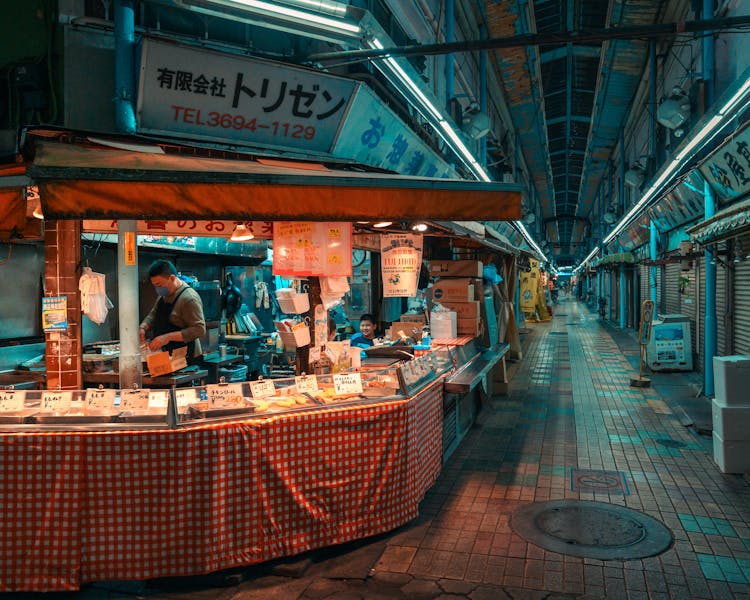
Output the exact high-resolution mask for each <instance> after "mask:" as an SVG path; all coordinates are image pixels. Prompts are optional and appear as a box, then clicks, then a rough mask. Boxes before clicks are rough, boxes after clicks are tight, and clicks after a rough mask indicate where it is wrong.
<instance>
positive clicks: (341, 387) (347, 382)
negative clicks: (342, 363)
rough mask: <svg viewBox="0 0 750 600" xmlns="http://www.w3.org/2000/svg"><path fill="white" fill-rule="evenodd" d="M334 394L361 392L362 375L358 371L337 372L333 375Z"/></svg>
mask: <svg viewBox="0 0 750 600" xmlns="http://www.w3.org/2000/svg"><path fill="white" fill-rule="evenodd" d="M333 387H334V389H335V390H336V395H337V396H338V395H343V394H361V393H362V376H361V375H360V374H359V373H337V374H335V375H334V376H333Z"/></svg>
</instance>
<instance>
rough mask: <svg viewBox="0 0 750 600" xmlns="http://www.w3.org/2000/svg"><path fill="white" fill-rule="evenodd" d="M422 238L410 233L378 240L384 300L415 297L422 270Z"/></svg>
mask: <svg viewBox="0 0 750 600" xmlns="http://www.w3.org/2000/svg"><path fill="white" fill-rule="evenodd" d="M422 243H423V237H422V236H421V235H415V234H412V233H396V234H389V235H383V237H382V238H381V240H380V269H381V274H382V278H383V297H384V298H402V297H405V298H413V297H414V296H416V295H417V282H418V281H419V271H420V269H421V268H422Z"/></svg>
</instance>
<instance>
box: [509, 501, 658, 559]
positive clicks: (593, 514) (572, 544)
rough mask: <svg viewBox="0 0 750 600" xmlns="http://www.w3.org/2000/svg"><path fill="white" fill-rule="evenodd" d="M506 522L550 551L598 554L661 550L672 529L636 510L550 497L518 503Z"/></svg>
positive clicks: (619, 556) (649, 553)
mask: <svg viewBox="0 0 750 600" xmlns="http://www.w3.org/2000/svg"><path fill="white" fill-rule="evenodd" d="M511 527H512V528H513V530H514V531H515V532H516V533H517V534H518V535H520V536H521V537H522V538H524V539H525V540H526V541H528V542H531V543H532V544H536V545H537V546H541V547H542V548H544V549H546V550H550V551H551V552H559V553H560V554H569V555H572V556H581V557H584V558H595V559H599V560H613V559H624V560H629V559H637V558H645V557H647V556H655V555H657V554H661V553H662V552H664V551H665V550H667V549H668V548H669V547H670V546H671V545H672V532H671V531H670V530H669V529H668V528H667V527H666V526H665V525H664V524H663V523H661V522H660V521H657V520H656V519H654V518H653V517H650V516H648V515H646V514H644V513H642V512H638V511H637V510H633V509H630V508H626V507H624V506H617V505H614V504H607V503H605V502H588V501H584V500H551V501H549V502H535V503H532V504H527V505H526V506H522V507H521V508H520V509H518V510H517V511H516V512H514V513H513V516H512V517H511Z"/></svg>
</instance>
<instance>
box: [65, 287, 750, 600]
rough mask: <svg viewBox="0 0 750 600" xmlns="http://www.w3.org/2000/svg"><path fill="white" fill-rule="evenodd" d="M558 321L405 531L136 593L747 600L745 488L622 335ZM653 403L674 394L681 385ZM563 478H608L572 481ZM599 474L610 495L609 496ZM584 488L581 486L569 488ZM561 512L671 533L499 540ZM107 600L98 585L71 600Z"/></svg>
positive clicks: (541, 334)
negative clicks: (596, 543) (516, 515)
mask: <svg viewBox="0 0 750 600" xmlns="http://www.w3.org/2000/svg"><path fill="white" fill-rule="evenodd" d="M561 308H562V309H563V310H559V311H558V315H557V316H556V317H555V318H554V319H553V321H551V322H549V323H543V324H533V325H530V326H529V328H530V333H529V334H528V336H527V338H526V343H527V347H526V348H525V353H524V359H523V360H522V361H520V362H518V363H516V364H515V365H514V366H513V369H512V370H513V371H514V373H513V379H512V383H511V391H510V394H509V396H507V397H495V398H494V399H492V400H491V402H490V403H489V404H488V405H487V406H485V407H484V409H483V411H482V413H481V415H480V419H479V421H478V423H477V425H476V426H475V427H474V428H473V429H472V430H471V432H470V433H469V434H468V435H467V437H466V438H465V440H464V441H463V443H462V445H461V446H460V447H459V448H458V449H457V450H456V452H455V453H454V454H453V456H452V457H451V458H450V460H449V461H448V463H447V464H446V465H445V467H444V470H443V473H442V475H441V476H440V478H439V480H438V482H437V484H436V485H435V486H434V487H433V488H432V489H431V490H430V491H429V493H428V494H427V497H426V498H425V500H424V501H423V503H422V505H421V516H420V517H419V518H418V519H417V520H415V521H414V522H413V523H410V524H409V525H407V526H405V527H403V528H401V529H399V530H397V531H395V532H392V533H390V534H387V535H384V536H379V537H378V538H376V539H374V540H367V541H365V542H361V543H358V544H353V545H348V546H345V547H342V548H340V549H334V550H331V551H328V553H324V554H325V555H324V556H321V555H320V554H317V555H312V556H310V557H302V558H300V559H299V562H298V563H297V565H298V566H299V565H302V568H300V569H298V572H297V573H294V574H292V575H290V574H288V573H286V574H285V573H284V572H283V571H279V570H278V567H279V565H275V568H274V569H270V570H269V566H268V565H266V566H258V567H253V568H251V569H248V570H247V571H246V572H245V573H244V577H245V579H246V580H245V581H244V582H242V583H241V584H239V585H237V586H236V587H233V588H231V589H227V588H224V589H220V590H219V589H217V588H211V587H210V586H209V585H206V583H205V582H203V583H199V582H198V583H196V584H195V585H194V586H190V585H188V588H189V589H182V588H180V589H177V588H174V587H170V585H169V584H164V583H163V582H162V583H161V584H154V583H151V584H144V585H143V587H141V588H140V589H139V590H138V593H139V594H141V595H147V596H151V597H154V598H156V597H169V598H178V597H179V598H182V597H193V598H197V597H200V598H219V597H221V598H227V599H229V598H231V599H240V598H241V599H246V600H250V599H254V598H258V599H261V598H262V599H263V600H269V599H273V598H284V599H286V598H337V599H340V600H344V599H348V598H442V599H449V598H472V599H473V600H482V599H488V600H489V599H495V598H628V599H635V598H675V599H687V598H748V599H750V486H748V483H747V482H746V481H745V479H744V478H743V477H741V476H734V475H722V474H721V473H720V472H719V469H718V467H717V466H716V465H715V464H714V462H713V461H712V457H711V439H710V437H705V436H699V435H698V434H697V433H695V429H694V428H686V427H685V426H684V424H683V422H682V421H683V419H681V418H680V416H679V415H678V414H676V412H675V407H676V406H678V405H679V404H680V398H679V397H670V395H669V394H665V393H657V391H656V390H655V388H631V387H630V386H629V379H630V377H631V376H632V375H633V374H634V371H633V366H632V364H631V362H630V361H629V359H628V356H630V358H631V359H632V349H633V348H636V349H637V346H635V342H633V344H632V348H630V349H629V350H627V352H626V351H624V349H623V344H624V343H625V344H626V345H627V340H625V342H623V336H622V333H619V334H617V335H618V341H617V343H616V342H615V340H614V339H613V335H610V332H609V331H608V330H607V329H606V328H604V327H602V326H601V325H600V324H599V321H598V320H597V317H596V314H595V313H593V312H591V311H589V309H588V308H586V307H584V306H582V305H579V304H577V303H574V302H566V303H564V304H563V305H561ZM618 343H619V346H618ZM660 377H671V378H673V380H674V381H676V380H677V378H681V377H683V375H682V374H673V375H671V376H665V375H660ZM658 389H660V390H663V389H667V390H671V389H674V390H680V393H683V391H684V389H686V386H680V385H677V386H669V385H667V386H660V387H659V388H658ZM574 470H593V471H605V472H608V473H605V474H601V473H600V474H598V475H597V474H594V475H590V474H589V476H588V479H587V478H586V477H584V478H583V480H582V479H580V478H578V479H576V477H575V473H576V472H577V471H574ZM606 476H609V477H611V478H613V479H617V480H618V482H619V484H620V485H616V486H612V487H610V485H609V484H607V481H608V479H607V477H606ZM597 477H599V478H600V479H599V480H598V481H599V483H600V485H597V479H596V478H597ZM581 481H584V482H585V481H588V482H589V484H592V485H576V484H577V483H578V484H580V483H581ZM610 483H611V481H610ZM575 490H579V491H575ZM564 498H567V499H581V500H596V501H601V502H608V503H612V504H618V505H622V506H627V507H629V508H632V509H635V510H639V511H642V512H645V513H647V514H648V515H650V516H652V517H654V518H656V519H658V520H660V521H661V522H663V523H664V524H665V525H666V526H667V527H669V528H670V529H671V530H672V532H673V534H674V538H675V541H674V544H673V546H672V547H671V548H670V549H669V550H667V551H666V552H664V553H662V554H660V555H658V556H654V557H650V558H644V559H640V560H628V561H616V560H613V561H601V560H595V559H586V558H577V557H573V556H568V555H562V554H557V553H553V552H549V551H546V550H544V549H542V548H539V547H537V546H534V545H533V544H530V543H527V542H526V541H525V540H524V539H522V538H521V537H519V536H518V535H516V534H515V533H514V531H513V530H512V528H511V515H512V513H513V512H514V511H515V510H516V509H517V508H518V507H519V506H522V505H523V504H525V503H528V502H536V501H544V500H552V499H564ZM282 566H286V567H288V566H289V564H286V565H282ZM183 584H184V582H183ZM106 594H107V591H106V587H102V586H98V587H93V588H90V589H88V590H85V591H82V592H81V593H80V594H79V595H80V596H81V597H83V596H84V595H85V596H86V597H92V598H93V597H104V596H105V595H106ZM113 596H116V594H112V593H110V594H109V597H113Z"/></svg>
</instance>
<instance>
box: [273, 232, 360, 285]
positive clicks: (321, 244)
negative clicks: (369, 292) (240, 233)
mask: <svg viewBox="0 0 750 600" xmlns="http://www.w3.org/2000/svg"><path fill="white" fill-rule="evenodd" d="M273 274H274V275H280V276H283V277H311V276H324V275H327V276H329V277H350V276H351V274H352V224H351V223H345V222H330V221H325V222H311V221H278V222H276V223H274V226H273Z"/></svg>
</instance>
